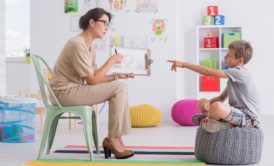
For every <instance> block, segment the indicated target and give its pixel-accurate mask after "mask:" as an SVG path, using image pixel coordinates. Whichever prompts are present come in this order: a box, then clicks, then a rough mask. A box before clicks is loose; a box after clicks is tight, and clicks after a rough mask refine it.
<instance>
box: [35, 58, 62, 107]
mask: <svg viewBox="0 0 274 166" xmlns="http://www.w3.org/2000/svg"><path fill="white" fill-rule="evenodd" d="M31 58H32V61H33V64H34V67H35V71H36V75H37V78H38V82H39V87H40V91H41V94H42V98H43V102H44V104H45V106H46V107H48V106H50V105H51V104H50V103H51V102H49V100H48V97H47V96H49V95H50V96H51V97H52V98H53V99H54V101H55V103H56V104H57V105H58V106H59V107H60V108H62V105H61V104H60V102H59V101H58V99H57V97H56V96H55V94H54V92H53V90H52V89H51V87H50V85H49V80H48V73H47V72H50V73H52V70H51V68H50V67H49V65H48V64H47V63H46V61H45V60H44V59H43V58H41V57H40V56H38V55H32V56H31ZM43 68H44V69H43ZM43 70H44V71H47V72H43Z"/></svg>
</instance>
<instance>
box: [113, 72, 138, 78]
mask: <svg viewBox="0 0 274 166" xmlns="http://www.w3.org/2000/svg"><path fill="white" fill-rule="evenodd" d="M134 76H135V75H134V74H133V73H126V74H117V77H118V78H119V79H128V78H134Z"/></svg>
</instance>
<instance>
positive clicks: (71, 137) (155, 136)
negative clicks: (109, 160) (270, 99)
mask: <svg viewBox="0 0 274 166" xmlns="http://www.w3.org/2000/svg"><path fill="white" fill-rule="evenodd" d="M38 119H39V117H37V121H38ZM67 123H68V122H67V121H62V122H61V123H60V124H59V128H58V130H57V135H56V139H55V142H54V145H53V150H56V149H61V148H62V147H64V146H65V145H68V144H74V145H83V144H84V136H83V133H82V128H81V125H79V124H76V126H74V125H73V127H72V129H71V130H69V129H68V124H67ZM37 125H38V127H37V128H39V122H37ZM273 127H274V115H271V116H263V118H262V128H263V130H264V148H263V156H262V160H261V162H260V163H259V164H257V166H273V165H274V163H272V161H273V159H274V134H273V133H274V132H273ZM99 128H100V133H99V137H100V140H103V138H104V137H105V136H106V135H107V122H106V120H104V119H102V120H100V126H99ZM196 128H197V127H183V126H178V125H176V124H174V123H173V122H172V121H170V120H167V121H166V122H163V123H162V124H161V125H160V126H158V127H154V128H137V129H136V128H134V129H132V132H131V134H130V135H128V136H125V137H124V140H125V142H126V144H127V145H156V146H157V145H158V146H194V141H195V139H194V138H195V134H196ZM40 138H41V131H37V132H36V141H35V142H33V143H0V166H20V165H22V164H23V163H25V162H27V161H30V160H35V159H36V157H37V154H38V148H39V144H40ZM101 155H103V154H101Z"/></svg>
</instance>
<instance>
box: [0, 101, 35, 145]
mask: <svg viewBox="0 0 274 166" xmlns="http://www.w3.org/2000/svg"><path fill="white" fill-rule="evenodd" d="M36 104H37V99H34V98H22V97H0V141H1V142H10V143H19V142H33V141H35V129H34V123H35V118H34V117H35V112H34V110H35V106H36Z"/></svg>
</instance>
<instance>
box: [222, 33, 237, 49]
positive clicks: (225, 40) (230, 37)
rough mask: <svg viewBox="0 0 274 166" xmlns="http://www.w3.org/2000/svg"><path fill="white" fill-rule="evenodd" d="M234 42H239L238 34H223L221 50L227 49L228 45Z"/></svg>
mask: <svg viewBox="0 0 274 166" xmlns="http://www.w3.org/2000/svg"><path fill="white" fill-rule="evenodd" d="M236 40H241V33H240V32H224V33H223V41H222V43H223V48H228V45H229V44H230V43H232V42H233V41H236Z"/></svg>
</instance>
